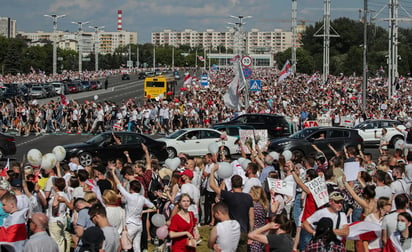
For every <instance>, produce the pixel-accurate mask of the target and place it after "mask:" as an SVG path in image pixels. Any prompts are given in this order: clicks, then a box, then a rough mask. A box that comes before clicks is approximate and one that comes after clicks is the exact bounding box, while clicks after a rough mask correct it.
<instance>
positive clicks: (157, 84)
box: [146, 81, 165, 87]
mask: <svg viewBox="0 0 412 252" xmlns="http://www.w3.org/2000/svg"><path fill="white" fill-rule="evenodd" d="M164 86H165V83H164V82H161V81H147V82H146V87H164Z"/></svg>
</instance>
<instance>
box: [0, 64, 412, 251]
mask: <svg viewBox="0 0 412 252" xmlns="http://www.w3.org/2000/svg"><path fill="white" fill-rule="evenodd" d="M190 71H191V70H189V73H190ZM192 74H193V73H192ZM208 74H209V78H210V84H209V86H208V87H207V88H205V87H201V86H199V84H198V83H195V82H193V83H190V84H189V85H188V86H187V87H185V88H184V89H181V90H180V91H181V92H180V93H178V94H176V96H175V98H174V99H172V100H167V101H166V100H162V99H156V100H150V101H149V100H143V99H142V100H134V99H130V100H127V101H124V102H122V103H120V104H116V103H114V102H112V101H89V102H85V103H83V104H79V103H77V102H76V101H71V100H70V103H69V104H67V105H65V104H63V103H62V102H61V101H60V100H56V101H50V102H49V103H47V104H45V105H39V104H38V103H33V102H32V101H29V102H26V101H22V100H19V99H11V100H7V101H5V102H3V103H2V104H1V106H0V107H1V116H2V118H1V119H2V120H0V121H1V124H2V129H3V131H11V130H17V132H18V133H19V134H22V135H25V134H31V133H34V134H44V133H50V132H56V131H63V132H67V133H83V132H90V133H97V132H98V131H105V130H108V129H110V130H114V131H115V130H128V131H138V132H141V133H143V134H156V133H168V132H172V131H174V130H176V129H179V128H185V127H207V126H209V125H211V124H213V123H215V122H219V121H225V120H229V119H230V118H232V117H233V116H235V115H236V114H239V113H277V114H282V115H285V116H287V117H288V118H289V121H290V124H291V130H298V129H300V128H301V127H303V123H304V121H305V120H308V119H310V120H316V119H318V118H320V117H322V118H323V117H327V118H329V121H330V123H331V125H335V126H346V127H350V126H353V125H354V124H356V123H359V122H361V121H363V120H365V119H368V118H378V119H384V118H385V119H386V118H391V119H398V120H401V121H403V122H405V125H406V126H407V130H406V131H405V132H406V133H405V140H406V143H407V144H408V143H409V142H407V141H408V136H409V135H410V134H412V133H408V132H410V131H411V125H410V123H409V121H411V120H412V110H411V107H412V106H411V105H412V104H411V103H412V88H411V84H410V81H409V80H403V81H402V82H401V83H400V84H399V85H398V86H397V87H396V88H395V89H394V90H393V91H394V92H393V95H392V96H391V97H388V95H387V93H388V90H387V88H388V87H387V85H386V84H385V83H384V79H371V80H370V81H369V84H368V90H369V91H368V96H367V97H368V103H367V106H366V110H365V111H362V109H361V106H362V100H361V92H360V87H361V79H360V78H358V77H345V76H341V77H333V76H331V77H330V78H329V80H328V81H327V82H323V81H321V80H320V79H319V78H316V77H314V76H307V75H299V74H296V75H295V76H291V77H289V78H288V79H286V80H285V81H283V82H278V72H277V71H276V70H273V69H263V68H262V69H256V70H254V76H253V77H252V78H256V79H257V78H259V79H262V81H263V89H262V91H260V92H253V93H251V94H250V99H249V100H250V104H249V106H247V107H248V108H247V109H246V108H245V107H246V106H244V107H241V108H240V109H239V110H238V111H235V110H233V109H230V108H228V107H226V106H225V104H224V102H223V98H222V94H223V93H224V92H225V89H226V88H227V85H228V83H229V82H230V81H231V80H232V78H233V72H232V70H231V69H220V70H217V71H211V72H209V73H208ZM240 99H241V100H242V101H241V103H242V104H243V105H246V104H245V102H246V101H245V99H244V97H243V96H241V97H240ZM239 144H240V145H241V144H242V143H241V142H239ZM142 147H143V149H144V150H145V152H146V159H145V160H131V159H130V156H129V155H128V153H125V156H124V158H118V159H116V160H111V161H109V162H107V163H103V162H101V161H100V160H98V159H95V160H94V161H93V163H92V165H90V166H86V167H82V166H81V165H80V164H79V161H78V159H77V158H76V157H73V158H71V159H70V163H62V164H60V163H57V164H56V166H55V167H54V168H52V169H47V170H45V169H40V168H39V167H33V166H30V165H27V164H25V163H18V162H16V163H13V164H12V165H11V167H10V168H9V169H8V170H7V171H6V169H3V172H2V177H3V179H2V180H0V199H1V204H2V208H1V209H0V242H6V243H8V244H9V245H10V246H12V247H14V251H53V252H54V251H73V250H74V251H120V250H130V251H135V252H136V251H145V250H148V248H149V246H148V243H150V242H153V243H154V245H155V246H156V247H161V248H169V249H170V251H196V246H197V245H198V244H199V243H200V242H202V241H201V237H200V234H199V229H198V227H199V226H209V227H210V228H211V230H210V234H209V236H208V241H207V245H208V247H209V248H210V249H212V250H214V251H256V252H258V251H259V252H260V251H266V250H269V251H309V252H311V251H345V250H346V249H345V248H346V247H347V246H348V244H349V243H353V244H354V247H355V248H354V249H356V251H412V238H411V237H412V217H411V216H412V213H411V212H410V207H411V206H410V196H411V183H412V153H411V152H404V150H402V149H390V150H383V149H380V150H379V156H376V157H373V156H371V154H370V153H363V152H362V148H355V147H352V146H351V147H348V148H345V149H344V150H336V153H335V156H333V157H326V156H325V155H324V154H323V153H322V152H321V151H320V149H319V148H317V146H313V148H315V149H316V150H317V151H318V154H317V155H316V156H314V157H312V156H299V155H294V156H292V157H291V158H290V159H289V158H288V159H286V157H285V156H283V155H282V154H281V153H276V152H268V150H265V149H259V148H257V147H253V146H249V145H248V146H246V147H245V146H240V147H241V148H240V149H242V150H244V149H245V148H249V150H250V154H249V155H246V154H245V153H243V152H242V154H241V155H242V159H240V158H239V159H236V158H234V157H226V156H224V152H220V151H218V152H217V153H204V155H203V156H201V157H190V156H188V155H187V154H185V153H179V154H178V157H179V165H178V167H167V165H166V164H167V162H166V164H161V163H160V162H159V161H158V160H156V159H152V158H151V156H150V153H149V151H148V150H147V148H146V147H145V146H144V145H143V146H142ZM403 147H405V146H403ZM405 154H406V155H405ZM245 161H247V162H245ZM225 162H226V163H228V164H230V167H231V169H232V174H231V176H230V177H226V178H221V177H220V176H219V170H223V169H225V168H224V167H225V165H224V164H225ZM348 162H358V163H359V172H358V176H357V178H356V179H354V180H352V179H351V180H349V178H348V179H347V178H346V176H345V174H346V173H345V171H344V167H345V164H346V163H348ZM268 178H271V179H278V180H280V181H281V183H285V184H286V183H292V184H293V191H294V192H293V195H289V194H283V193H279V192H278V191H275V190H273V188H272V187H271V186H270V183H269V182H268ZM318 178H321V179H322V181H324V183H325V187H326V189H327V196H328V197H327V199H328V200H327V202H326V204H323V205H319V204H318V202H317V200H316V199H317V198H316V195H314V191H313V190H312V188H310V186H309V185H308V182H311V181H318ZM159 215H161V216H163V217H164V219H165V223H162V225H160V226H159V225H158V221H153V216H156V219H157V217H159ZM359 221H362V222H360V225H364V228H363V230H369V231H370V230H376V232H375V233H374V234H375V235H374V236H371V235H370V234H369V235H364V234H365V232H360V233H359V232H357V233H356V231H355V230H354V226H355V224H358V223H359ZM163 224H164V225H163ZM377 226H378V227H379V228H376V227H377ZM369 227H373V228H369ZM162 231H166V232H162ZM378 231H379V232H378ZM355 233H356V235H355ZM203 238H204V237H203ZM349 240H355V242H351V241H349ZM11 251H13V250H11Z"/></svg>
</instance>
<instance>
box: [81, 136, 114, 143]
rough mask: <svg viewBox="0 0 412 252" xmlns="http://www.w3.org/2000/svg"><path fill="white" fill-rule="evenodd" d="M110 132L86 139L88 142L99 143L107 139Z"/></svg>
mask: <svg viewBox="0 0 412 252" xmlns="http://www.w3.org/2000/svg"><path fill="white" fill-rule="evenodd" d="M107 136H109V134H100V135H97V136H95V137H93V138H91V139H89V140H87V141H86V143H88V144H98V143H101V142H103V141H104V140H106V139H107Z"/></svg>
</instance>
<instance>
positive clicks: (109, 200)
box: [103, 190, 118, 205]
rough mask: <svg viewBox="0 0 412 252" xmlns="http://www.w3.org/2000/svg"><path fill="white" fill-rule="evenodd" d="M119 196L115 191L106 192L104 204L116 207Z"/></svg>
mask: <svg viewBox="0 0 412 252" xmlns="http://www.w3.org/2000/svg"><path fill="white" fill-rule="evenodd" d="M117 200H118V197H117V194H116V192H115V191H113V190H104V193H103V202H104V203H105V204H106V205H116V204H117Z"/></svg>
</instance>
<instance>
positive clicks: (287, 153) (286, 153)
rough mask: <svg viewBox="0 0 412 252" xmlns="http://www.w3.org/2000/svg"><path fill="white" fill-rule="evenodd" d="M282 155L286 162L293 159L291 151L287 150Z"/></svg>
mask: <svg viewBox="0 0 412 252" xmlns="http://www.w3.org/2000/svg"><path fill="white" fill-rule="evenodd" d="M282 155H283V156H284V157H285V161H286V162H287V161H290V160H291V159H292V155H293V154H292V152H291V151H290V150H285V151H284V152H282Z"/></svg>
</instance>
